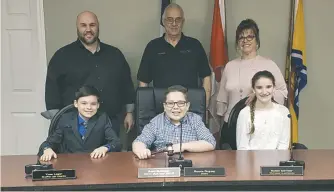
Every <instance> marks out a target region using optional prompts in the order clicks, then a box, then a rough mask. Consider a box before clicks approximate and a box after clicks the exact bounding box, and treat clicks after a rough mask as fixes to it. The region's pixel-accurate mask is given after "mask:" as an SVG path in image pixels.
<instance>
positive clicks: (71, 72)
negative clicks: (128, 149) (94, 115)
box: [45, 40, 135, 117]
mask: <svg viewBox="0 0 334 192" xmlns="http://www.w3.org/2000/svg"><path fill="white" fill-rule="evenodd" d="M84 84H86V85H92V86H95V87H96V88H97V89H98V90H99V91H100V94H101V98H100V103H101V105H100V109H101V110H102V111H105V112H106V113H107V114H108V115H109V116H110V117H112V116H115V115H117V114H118V113H119V112H121V110H122V107H123V106H124V105H126V104H133V103H134V100H135V91H134V85H133V82H132V79H131V72H130V67H129V65H128V63H127V62H126V60H125V57H124V55H123V54H122V52H121V51H120V50H119V49H118V48H116V47H113V46H111V45H107V44H104V43H102V42H100V43H99V48H98V49H97V51H96V52H95V53H92V52H90V51H89V50H87V49H86V48H85V47H84V45H83V44H82V43H81V41H80V40H77V41H75V42H73V43H71V44H69V45H66V46H64V47H62V48H60V49H59V50H58V51H57V52H56V53H55V54H54V56H53V57H52V58H51V60H50V63H49V66H48V71H47V77H46V84H45V102H46V108H47V109H48V110H50V109H61V108H63V107H64V106H66V105H68V104H71V103H73V101H74V99H75V92H76V91H77V90H78V89H79V88H80V87H81V86H82V85H84Z"/></svg>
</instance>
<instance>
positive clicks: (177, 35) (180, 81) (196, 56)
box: [137, 3, 211, 105]
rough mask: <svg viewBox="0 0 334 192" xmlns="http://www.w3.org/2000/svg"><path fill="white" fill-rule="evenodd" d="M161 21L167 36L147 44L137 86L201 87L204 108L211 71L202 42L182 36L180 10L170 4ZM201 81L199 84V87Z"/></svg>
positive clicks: (209, 90) (207, 96)
mask: <svg viewBox="0 0 334 192" xmlns="http://www.w3.org/2000/svg"><path fill="white" fill-rule="evenodd" d="M162 22H163V25H164V27H165V31H166V33H165V34H164V35H163V36H162V37H160V38H156V39H154V40H152V41H150V42H149V43H148V45H147V46H146V48H145V51H144V54H143V57H142V60H141V63H140V67H139V70H138V74H137V79H138V80H139V86H141V87H146V86H148V84H149V83H150V82H152V81H153V86H154V87H158V88H167V87H170V86H172V85H182V86H184V87H187V88H198V87H202V86H203V87H204V89H205V91H206V99H207V105H208V103H209V99H210V92H211V79H210V76H211V69H210V67H209V62H208V58H207V56H206V54H205V51H204V49H203V46H202V45H201V43H200V42H199V41H198V40H197V39H195V38H192V37H188V36H185V35H184V34H183V33H182V27H183V23H184V13H183V10H182V8H181V7H180V6H179V5H177V4H175V3H171V4H169V5H168V6H167V7H166V9H165V11H164V14H163V17H162ZM200 80H201V81H202V84H200V83H199V82H200Z"/></svg>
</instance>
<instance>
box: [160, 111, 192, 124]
mask: <svg viewBox="0 0 334 192" xmlns="http://www.w3.org/2000/svg"><path fill="white" fill-rule="evenodd" d="M187 116H188V115H187V114H186V115H185V116H184V117H183V119H182V120H181V121H182V123H183V124H187V123H188V117H187ZM164 122H165V123H167V124H169V125H173V126H179V125H175V124H174V123H172V121H171V119H170V118H169V117H168V116H167V115H166V113H164Z"/></svg>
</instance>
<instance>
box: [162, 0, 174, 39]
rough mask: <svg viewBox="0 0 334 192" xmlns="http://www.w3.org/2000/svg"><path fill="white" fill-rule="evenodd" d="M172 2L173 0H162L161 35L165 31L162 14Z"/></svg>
mask: <svg viewBox="0 0 334 192" xmlns="http://www.w3.org/2000/svg"><path fill="white" fill-rule="evenodd" d="M170 3H171V0H161V12H160V37H161V36H162V35H163V34H164V33H165V28H164V25H163V23H162V15H163V14H164V11H165V9H166V7H167V6H168V5H169V4H170Z"/></svg>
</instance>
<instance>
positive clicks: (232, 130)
mask: <svg viewBox="0 0 334 192" xmlns="http://www.w3.org/2000/svg"><path fill="white" fill-rule="evenodd" d="M247 99H248V97H246V98H244V99H242V100H240V101H239V102H238V103H237V104H235V105H234V107H233V108H232V110H231V112H230V115H229V118H228V125H227V130H225V131H227V133H224V132H223V131H222V132H221V138H222V135H223V134H228V135H227V137H228V138H229V140H230V141H231V143H225V142H224V141H221V144H220V149H222V150H236V149H237V144H236V142H235V141H236V139H235V138H236V132H237V129H236V128H237V121H238V116H239V113H240V111H241V110H242V109H243V108H244V107H246V104H245V102H246V100H247Z"/></svg>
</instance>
